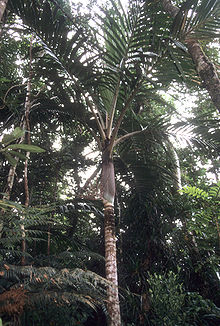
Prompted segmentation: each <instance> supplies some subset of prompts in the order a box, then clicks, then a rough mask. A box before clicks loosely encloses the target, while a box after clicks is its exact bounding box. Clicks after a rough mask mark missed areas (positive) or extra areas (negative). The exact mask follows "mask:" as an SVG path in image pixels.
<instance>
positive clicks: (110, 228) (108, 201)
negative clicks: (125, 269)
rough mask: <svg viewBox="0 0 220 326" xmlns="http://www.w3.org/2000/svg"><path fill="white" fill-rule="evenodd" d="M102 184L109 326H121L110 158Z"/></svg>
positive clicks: (112, 173) (112, 168) (105, 166)
mask: <svg viewBox="0 0 220 326" xmlns="http://www.w3.org/2000/svg"><path fill="white" fill-rule="evenodd" d="M104 156H105V155H103V157H104ZM101 183H102V185H101V186H102V189H101V190H102V197H103V203H104V218H105V271H106V279H107V280H108V281H110V282H111V283H112V285H111V286H109V287H108V290H107V300H108V301H107V310H108V317H109V320H108V326H120V325H121V316H120V306H119V295H118V273H117V257H116V237H115V217H114V199H115V174H114V165H113V162H112V160H111V159H110V158H109V157H107V158H104V159H103V163H102V182H101Z"/></svg>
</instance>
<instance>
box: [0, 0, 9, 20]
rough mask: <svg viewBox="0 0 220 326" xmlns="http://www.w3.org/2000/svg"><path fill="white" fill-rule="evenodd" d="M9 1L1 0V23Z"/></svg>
mask: <svg viewBox="0 0 220 326" xmlns="http://www.w3.org/2000/svg"><path fill="white" fill-rule="evenodd" d="M7 2H8V0H0V23H1V22H2V17H3V15H4V12H5V9H6V5H7Z"/></svg>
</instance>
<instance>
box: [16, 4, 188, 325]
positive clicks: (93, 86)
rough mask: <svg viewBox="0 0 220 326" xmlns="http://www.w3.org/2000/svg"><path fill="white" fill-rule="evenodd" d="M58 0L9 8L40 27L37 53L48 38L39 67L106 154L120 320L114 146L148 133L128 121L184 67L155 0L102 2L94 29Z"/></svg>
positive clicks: (108, 228) (110, 275)
mask: <svg viewBox="0 0 220 326" xmlns="http://www.w3.org/2000/svg"><path fill="white" fill-rule="evenodd" d="M57 2H58V1H47V0H44V1H28V0H26V1H23V0H16V1H9V8H10V10H11V11H12V12H14V13H16V14H18V15H19V16H20V17H21V18H22V19H23V22H24V24H25V25H26V26H28V28H29V29H31V30H32V31H33V32H34V33H35V35H36V40H37V45H36V47H35V53H37V51H38V50H39V43H40V42H41V45H42V46H41V47H40V50H41V52H42V49H44V52H43V56H42V53H41V57H39V58H38V59H36V63H37V64H36V66H37V67H36V71H38V74H40V75H41V76H42V77H45V80H46V81H47V82H48V85H49V86H50V87H52V88H53V91H54V94H55V95H56V96H57V98H58V100H59V101H60V102H61V103H63V105H64V110H65V109H66V110H67V111H68V112H71V114H72V116H73V117H74V119H75V120H79V121H81V122H82V123H83V124H84V125H85V126H86V127H87V129H88V131H89V132H90V133H91V134H92V135H93V137H94V139H95V140H96V143H97V146H98V149H99V151H100V153H101V156H102V163H101V170H102V172H101V183H100V189H99V196H100V197H101V199H102V202H103V205H104V219H105V259H106V278H107V280H108V281H110V282H111V284H112V286H109V288H108V302H107V305H108V314H109V325H110V326H113V325H114V326H119V325H121V320H120V319H121V318H120V307H119V296H118V277H117V259H116V235H115V217H114V200H115V172H114V163H113V151H114V149H115V148H116V146H117V145H118V144H120V143H121V142H122V141H125V140H128V139H129V138H130V137H132V136H136V135H138V134H143V133H145V132H146V128H142V125H141V123H138V124H136V125H135V127H131V128H130V131H129V132H126V128H124V124H125V122H126V123H129V121H130V120H129V119H130V114H132V115H134V116H136V117H137V120H138V119H139V118H138V116H139V113H140V111H141V110H142V109H143V108H145V107H146V101H147V99H150V98H155V96H156V93H157V91H158V90H160V89H161V88H164V87H167V86H168V85H169V83H170V82H172V81H175V80H181V71H180V67H179V65H177V63H176V60H173V58H172V56H169V57H167V56H166V53H167V52H166V42H164V38H165V37H166V36H167V29H166V28H165V27H164V25H166V21H165V22H164V21H163V24H164V25H163V26H162V27H160V26H159V25H158V24H156V21H157V22H158V19H159V16H160V14H161V13H160V12H159V13H158V12H157V10H156V9H155V6H154V4H153V3H152V2H151V1H146V2H143V1H141V0H137V1H130V5H129V7H128V10H127V12H125V10H124V8H123V6H122V5H121V3H120V1H114V0H111V6H110V8H108V7H106V8H100V13H99V14H97V15H96V27H90V28H88V22H87V21H85V18H84V17H78V16H77V15H75V16H73V17H69V14H68V15H67V14H65V12H64V13H63V10H60V9H59V6H58V5H57ZM54 3H56V4H55V5H54ZM58 4H59V3H58ZM70 35H72V36H70ZM174 51H178V49H177V50H174ZM177 54H178V53H177ZM179 57H180V60H185V57H184V58H183V57H182V54H181V55H179ZM174 61H175V62H174ZM164 63H166V65H165V64H164ZM176 66H177V67H176ZM45 67H46V69H45ZM176 68H177V69H176ZM191 68H192V65H191V62H190V61H188V69H189V71H191V70H190V69H191ZM129 112H130V113H129ZM136 128H137V129H136Z"/></svg>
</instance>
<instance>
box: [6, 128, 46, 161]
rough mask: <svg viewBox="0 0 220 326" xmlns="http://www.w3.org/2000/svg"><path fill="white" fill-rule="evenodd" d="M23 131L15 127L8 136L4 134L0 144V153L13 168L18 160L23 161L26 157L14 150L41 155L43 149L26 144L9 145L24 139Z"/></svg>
mask: <svg viewBox="0 0 220 326" xmlns="http://www.w3.org/2000/svg"><path fill="white" fill-rule="evenodd" d="M24 134H25V131H24V130H22V129H21V128H19V127H16V128H15V129H14V131H12V132H11V133H10V134H5V135H4V136H3V138H2V141H1V142H0V153H2V154H3V155H4V156H5V158H6V159H7V160H8V161H9V163H10V164H11V165H12V166H15V165H16V164H17V162H18V159H19V158H20V159H21V160H23V161H25V160H26V156H25V155H24V154H22V153H20V152H17V151H16V150H19V149H22V150H24V151H26V152H32V153H43V152H45V150H44V149H42V148H40V147H39V146H36V145H27V144H11V143H12V142H14V141H16V140H18V139H20V138H22V137H24Z"/></svg>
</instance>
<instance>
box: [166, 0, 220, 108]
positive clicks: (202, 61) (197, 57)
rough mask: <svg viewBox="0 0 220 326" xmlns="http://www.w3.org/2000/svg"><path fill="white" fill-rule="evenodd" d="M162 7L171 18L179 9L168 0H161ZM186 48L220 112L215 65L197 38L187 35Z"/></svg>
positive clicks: (218, 81) (219, 81)
mask: <svg viewBox="0 0 220 326" xmlns="http://www.w3.org/2000/svg"><path fill="white" fill-rule="evenodd" d="M161 3H162V5H163V8H164V10H165V11H166V12H168V13H169V14H170V15H171V16H172V17H173V18H175V16H176V15H177V14H178V12H179V9H178V8H177V7H176V6H174V5H173V4H172V2H171V1H170V0H161ZM184 41H185V43H186V46H187V48H188V51H189V54H190V55H191V57H192V60H193V62H194V63H195V65H196V70H197V73H198V75H199V77H200V78H201V80H202V83H203V86H204V87H205V88H206V90H207V91H208V93H209V95H210V97H211V99H212V102H213V104H214V105H215V107H216V108H217V110H218V111H219V112H220V79H219V76H218V73H217V70H216V67H215V65H214V64H213V63H212V62H211V61H210V60H209V58H208V57H207V56H206V55H205V53H204V52H203V51H202V48H201V46H200V44H199V41H198V40H197V39H193V38H190V37H188V38H187V39H185V40H184Z"/></svg>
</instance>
